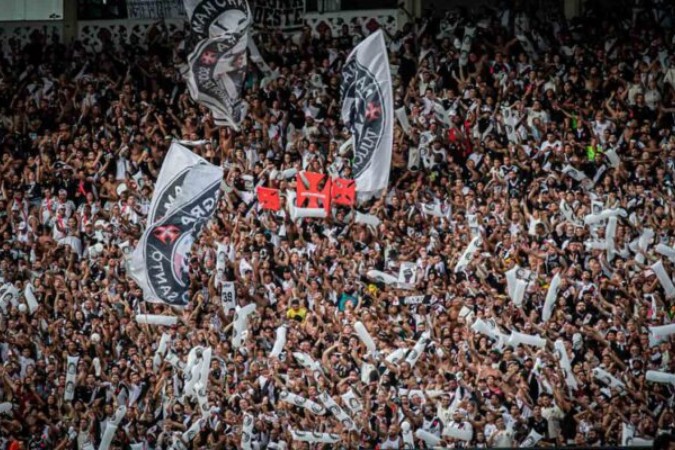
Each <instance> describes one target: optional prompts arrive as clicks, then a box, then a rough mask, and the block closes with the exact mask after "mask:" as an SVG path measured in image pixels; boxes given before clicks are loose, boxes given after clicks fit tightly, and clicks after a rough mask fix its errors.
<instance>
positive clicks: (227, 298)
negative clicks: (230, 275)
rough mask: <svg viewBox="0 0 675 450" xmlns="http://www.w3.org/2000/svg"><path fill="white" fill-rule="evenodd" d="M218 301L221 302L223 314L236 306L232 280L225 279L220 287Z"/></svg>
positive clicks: (235, 294)
mask: <svg viewBox="0 0 675 450" xmlns="http://www.w3.org/2000/svg"><path fill="white" fill-rule="evenodd" d="M220 301H221V303H222V304H223V310H224V311H225V314H227V313H229V312H230V310H232V309H235V308H236V306H237V293H236V291H235V289H234V282H232V281H225V282H224V283H223V284H222V286H221V287H220Z"/></svg>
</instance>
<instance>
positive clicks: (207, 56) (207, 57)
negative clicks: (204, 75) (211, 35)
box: [199, 50, 217, 66]
mask: <svg viewBox="0 0 675 450" xmlns="http://www.w3.org/2000/svg"><path fill="white" fill-rule="evenodd" d="M199 59H200V60H201V62H202V64H204V65H207V66H211V65H213V64H215V63H216V59H217V58H216V52H213V51H211V50H206V51H205V52H204V53H202V56H201V58H199Z"/></svg>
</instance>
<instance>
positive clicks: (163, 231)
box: [152, 225, 180, 245]
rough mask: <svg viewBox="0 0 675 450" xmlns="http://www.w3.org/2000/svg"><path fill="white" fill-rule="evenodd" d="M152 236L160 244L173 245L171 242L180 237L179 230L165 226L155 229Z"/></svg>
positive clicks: (173, 226) (172, 226)
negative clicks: (160, 242)
mask: <svg viewBox="0 0 675 450" xmlns="http://www.w3.org/2000/svg"><path fill="white" fill-rule="evenodd" d="M152 234H153V235H154V236H155V237H156V238H157V239H159V240H160V241H162V244H164V245H166V244H173V242H174V241H175V240H176V239H178V236H180V230H179V229H178V227H177V226H175V225H165V226H161V227H157V228H155V230H154V231H153V232H152Z"/></svg>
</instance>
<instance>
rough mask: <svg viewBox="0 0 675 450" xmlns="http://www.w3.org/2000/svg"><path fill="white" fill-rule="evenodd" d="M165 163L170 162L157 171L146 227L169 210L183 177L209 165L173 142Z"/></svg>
mask: <svg viewBox="0 0 675 450" xmlns="http://www.w3.org/2000/svg"><path fill="white" fill-rule="evenodd" d="M166 161H170V162H171V164H163V165H162V168H161V170H160V171H159V176H158V177H157V183H155V191H154V192H153V195H152V200H150V209H149V212H148V218H147V223H148V225H149V224H152V223H155V222H157V221H158V220H160V219H162V218H163V217H164V216H165V215H166V213H167V212H168V211H169V210H170V209H171V206H172V205H173V204H174V202H175V200H176V198H178V194H180V192H181V191H182V190H183V184H184V183H185V177H186V176H187V174H188V173H189V172H190V170H191V169H193V168H194V167H195V166H196V165H198V164H209V162H208V161H207V160H205V159H204V158H202V157H201V156H199V155H196V154H195V153H193V152H191V151H190V150H189V149H188V148H186V147H184V146H183V145H181V144H179V143H178V142H175V141H174V142H172V143H171V147H169V152H168V153H167V155H166Z"/></svg>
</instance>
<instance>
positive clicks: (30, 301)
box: [23, 283, 38, 314]
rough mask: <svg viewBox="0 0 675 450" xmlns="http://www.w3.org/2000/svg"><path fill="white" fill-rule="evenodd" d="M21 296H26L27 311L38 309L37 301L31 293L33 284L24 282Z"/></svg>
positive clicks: (32, 311)
mask: <svg viewBox="0 0 675 450" xmlns="http://www.w3.org/2000/svg"><path fill="white" fill-rule="evenodd" d="M23 296H24V297H26V304H27V305H28V312H29V313H30V314H33V313H34V312H35V311H36V310H37V309H38V301H37V298H35V294H34V293H33V285H32V284H30V283H26V287H25V289H24V290H23Z"/></svg>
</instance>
